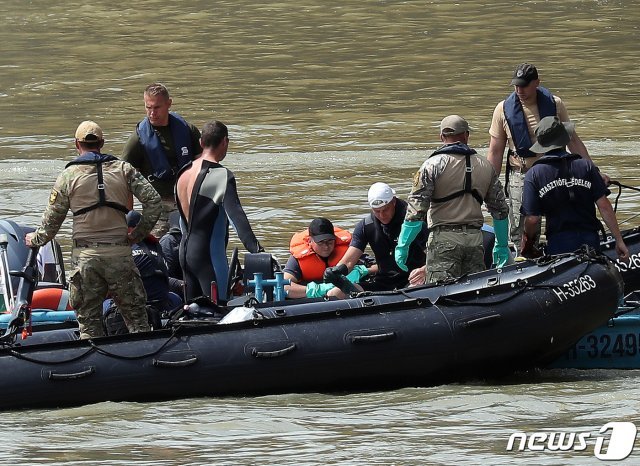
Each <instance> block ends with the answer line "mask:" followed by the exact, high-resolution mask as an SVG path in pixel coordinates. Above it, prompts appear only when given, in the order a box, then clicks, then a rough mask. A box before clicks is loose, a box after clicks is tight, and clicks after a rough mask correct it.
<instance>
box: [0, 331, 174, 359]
mask: <svg viewBox="0 0 640 466" xmlns="http://www.w3.org/2000/svg"><path fill="white" fill-rule="evenodd" d="M179 330H180V326H176V327H174V328H173V329H172V332H171V335H169V337H168V338H167V339H166V340H165V342H164V343H162V345H160V346H159V347H158V348H157V349H156V350H154V351H151V352H149V353H145V354H140V355H137V356H125V355H122V354H116V353H111V352H109V351H107V350H105V349H104V348H101V347H100V346H99V345H97V344H96V343H95V342H94V341H93V340H92V339H89V340H87V341H88V343H89V345H90V347H89V348H88V349H87V351H85V352H84V353H82V354H80V355H78V356H74V357H72V358H68V359H63V360H59V361H46V360H41V359H37V358H32V357H30V356H27V355H25V354H22V353H21V352H19V351H17V350H16V349H15V348H14V347H11V348H9V354H11V355H12V356H14V357H16V358H18V359H22V360H25V361H28V362H32V363H35V364H41V365H58V364H67V363H70V362H75V361H79V360H81V359H83V358H85V357H87V356H89V355H90V354H92V353H98V354H102V355H104V356H107V357H110V358H114V359H123V360H127V361H133V360H138V359H145V358H149V357H151V356H155V355H156V354H158V353H160V352H161V351H162V350H163V349H164V348H165V347H166V346H167V345H168V344H169V343H170V342H171V340H173V339H174V338H175V337H176V334H177V333H178V331H179Z"/></svg>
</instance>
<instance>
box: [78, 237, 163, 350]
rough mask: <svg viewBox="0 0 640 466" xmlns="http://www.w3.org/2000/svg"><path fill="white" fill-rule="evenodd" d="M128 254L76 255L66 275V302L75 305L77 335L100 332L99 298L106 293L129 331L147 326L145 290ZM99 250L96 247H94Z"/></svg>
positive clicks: (143, 329) (83, 336) (84, 335)
mask: <svg viewBox="0 0 640 466" xmlns="http://www.w3.org/2000/svg"><path fill="white" fill-rule="evenodd" d="M126 249H128V251H129V255H128V256H127V255H124V256H123V255H116V256H113V255H107V254H99V255H82V254H80V255H77V254H76V252H77V251H78V250H77V249H76V248H74V257H73V265H74V266H75V269H74V271H73V272H72V274H71V277H70V278H69V292H70V293H69V302H70V304H71V306H72V307H73V308H74V309H75V311H76V315H77V317H78V324H79V326H80V338H94V337H99V336H103V335H104V334H105V333H104V327H103V325H102V302H103V301H104V300H105V299H106V298H107V296H109V297H111V298H113V300H114V301H115V302H116V304H117V305H118V308H119V309H120V312H121V314H122V317H123V318H124V321H125V324H126V325H127V328H128V329H129V332H130V333H135V332H145V331H148V330H150V327H149V321H148V318H147V311H146V307H145V304H146V301H147V294H146V292H145V290H144V286H143V284H142V279H141V278H140V273H139V272H138V269H137V267H136V266H135V264H134V263H133V258H132V257H131V250H130V249H129V248H128V246H127V247H126ZM94 251H99V250H94Z"/></svg>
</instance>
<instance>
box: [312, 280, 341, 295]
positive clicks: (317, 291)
mask: <svg viewBox="0 0 640 466" xmlns="http://www.w3.org/2000/svg"><path fill="white" fill-rule="evenodd" d="M332 288H335V287H334V285H333V283H316V282H309V283H307V298H323V297H324V296H326V295H327V293H328V292H329V290H331V289H332Z"/></svg>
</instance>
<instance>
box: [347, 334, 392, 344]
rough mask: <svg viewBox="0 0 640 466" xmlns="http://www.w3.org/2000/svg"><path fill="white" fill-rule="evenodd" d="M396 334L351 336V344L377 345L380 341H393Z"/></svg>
mask: <svg viewBox="0 0 640 466" xmlns="http://www.w3.org/2000/svg"><path fill="white" fill-rule="evenodd" d="M395 337H396V332H388V333H377V334H375V335H352V336H351V343H378V342H380V341H387V340H393V339H394V338H395Z"/></svg>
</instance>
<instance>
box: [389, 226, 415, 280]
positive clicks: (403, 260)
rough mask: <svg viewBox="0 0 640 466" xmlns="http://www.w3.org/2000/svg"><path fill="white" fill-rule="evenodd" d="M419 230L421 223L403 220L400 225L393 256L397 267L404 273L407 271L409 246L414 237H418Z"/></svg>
mask: <svg viewBox="0 0 640 466" xmlns="http://www.w3.org/2000/svg"><path fill="white" fill-rule="evenodd" d="M420 230H422V222H408V221H406V220H405V221H404V222H403V223H402V228H401V229H400V235H399V236H398V245H397V246H396V250H395V252H394V256H395V259H396V264H398V267H400V268H401V269H402V270H404V271H405V272H406V271H407V270H409V269H408V268H407V256H408V255H409V246H411V243H412V242H413V240H414V239H416V236H418V233H420Z"/></svg>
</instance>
